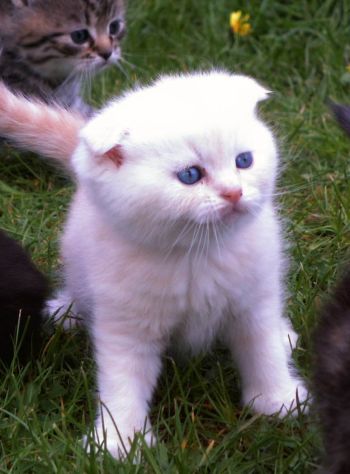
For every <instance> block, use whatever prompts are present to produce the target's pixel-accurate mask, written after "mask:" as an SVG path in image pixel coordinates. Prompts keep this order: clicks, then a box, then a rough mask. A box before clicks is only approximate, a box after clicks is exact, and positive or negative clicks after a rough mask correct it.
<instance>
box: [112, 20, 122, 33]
mask: <svg viewBox="0 0 350 474" xmlns="http://www.w3.org/2000/svg"><path fill="white" fill-rule="evenodd" d="M121 27H122V22H121V21H120V20H114V21H112V22H111V23H110V24H109V34H110V35H111V36H116V35H117V34H118V33H119V31H120V30H121Z"/></svg>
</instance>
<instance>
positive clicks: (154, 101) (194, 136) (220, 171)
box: [0, 72, 307, 456]
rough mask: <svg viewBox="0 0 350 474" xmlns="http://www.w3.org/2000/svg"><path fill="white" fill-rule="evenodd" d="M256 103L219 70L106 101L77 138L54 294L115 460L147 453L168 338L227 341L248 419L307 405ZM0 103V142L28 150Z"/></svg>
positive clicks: (259, 92)
mask: <svg viewBox="0 0 350 474" xmlns="http://www.w3.org/2000/svg"><path fill="white" fill-rule="evenodd" d="M266 97H267V91H265V90H264V89H263V88H262V87H261V86H260V85H258V84H257V83H256V82H255V81H254V80H252V79H250V78H248V77H243V76H236V75H229V74H227V73H224V72H212V73H207V74H193V75H187V76H180V77H166V78H163V79H160V80H158V81H157V82H156V83H155V84H154V85H152V86H150V87H147V88H143V89H139V90H137V91H135V92H131V93H129V94H126V95H125V96H124V97H122V98H120V99H117V100H114V101H113V102H112V103H110V104H109V105H108V106H107V107H106V108H105V109H104V110H102V112H101V113H100V114H99V115H97V116H96V117H95V118H93V119H92V120H91V121H90V122H89V123H88V124H87V125H86V126H85V127H84V128H83V129H82V131H81V133H80V139H79V143H78V146H77V148H76V151H75V152H74V154H73V158H72V161H71V166H72V167H73V169H74V172H75V174H76V177H77V183H78V189H77V192H76V195H75V197H74V200H73V203H72V206H71V210H70V213H69V217H68V221H67V223H66V226H65V231H64V235H63V239H62V254H63V259H64V272H65V289H64V290H63V292H62V295H61V296H62V298H63V301H74V304H75V309H76V311H78V312H79V313H82V314H85V315H87V316H88V321H89V327H90V332H91V336H92V339H93V343H94V348H95V355H96V362H97V368H98V372H97V373H98V387H99V396H100V399H101V401H102V405H101V408H100V409H99V410H98V412H99V415H98V417H97V421H96V433H95V435H96V438H97V439H99V440H102V439H103V438H104V434H106V437H107V438H106V441H107V447H108V449H109V450H110V452H111V453H112V454H113V455H114V456H120V455H121V454H122V453H123V449H124V448H123V444H124V445H125V446H126V448H128V446H129V441H128V440H129V439H133V437H134V433H135V432H140V431H144V430H146V435H145V436H146V440H147V441H148V442H151V438H152V434H151V427H150V422H149V420H148V405H149V403H150V400H151V397H152V393H153V391H154V388H155V385H156V382H157V378H158V375H159V372H160V369H161V356H162V354H163V353H164V351H165V349H166V348H167V347H168V345H169V343H170V340H171V341H175V343H176V345H177V346H179V345H181V346H183V350H186V349H190V350H191V351H192V352H198V351H201V350H204V349H206V348H207V347H208V346H209V345H210V344H211V343H212V341H213V340H214V339H215V338H220V339H221V340H222V341H224V342H225V343H226V344H227V346H228V347H229V349H230V350H231V353H232V357H233V359H234V361H235V363H236V365H237V367H238V369H239V371H240V374H241V377H242V388H243V402H244V403H245V404H252V406H253V408H254V409H255V410H256V411H257V412H260V413H265V414H271V413H275V412H279V411H280V413H281V414H282V415H283V414H285V413H286V412H287V410H289V409H290V408H293V407H295V405H296V392H297V391H298V398H299V400H301V401H304V400H305V399H306V396H307V391H306V389H305V387H304V385H303V384H302V382H301V381H300V380H299V379H298V378H297V377H296V376H295V375H294V374H293V373H292V371H291V370H290V369H289V367H288V366H289V365H290V364H291V359H290V352H291V350H290V343H289V339H290V340H292V341H293V343H295V341H296V335H295V333H294V332H293V330H292V329H291V326H290V323H289V322H288V321H287V320H286V319H284V318H283V316H282V312H283V284H282V277H283V255H282V243H281V241H282V237H281V231H280V224H279V221H278V219H277V218H276V213H275V210H274V204H273V199H272V196H273V193H274V186H275V178H276V173H277V164H278V163H277V162H278V158H277V153H276V148H275V144H274V140H273V137H272V134H271V132H270V131H269V130H268V129H267V128H266V126H265V125H264V124H263V123H262V122H261V121H260V120H259V119H258V117H257V115H256V111H255V109H256V104H257V102H259V101H261V100H264V99H265V98H266ZM16 100H19V101H21V100H22V103H23V102H24V101H23V99H16ZM2 102H3V101H2V98H1V96H0V115H1V117H0V134H1V135H5V132H7V135H10V138H11V136H12V138H13V139H16V140H17V141H19V142H20V143H21V144H22V145H25V144H26V137H24V138H23V137H22V139H21V138H19V137H18V135H19V133H18V131H17V135H16V134H15V132H13V133H12V135H11V130H9V126H7V128H6V126H5V125H4V121H5V118H4V117H5V113H6V110H5V107H4V105H3V104H2ZM22 105H23V104H22ZM32 107H33V105H32ZM35 107H40V106H39V105H36V106H35ZM57 114H59V112H57ZM37 115H38V114H37ZM51 119H52V113H51ZM23 126H25V125H23ZM78 128H79V125H77V129H78ZM30 133H31V135H30V138H29V139H28V143H29V145H28V146H32V147H34V146H33V130H32V129H31V132H30ZM58 133H59V132H58ZM38 135H39V134H38ZM73 135H74V132H72V131H71V130H70V138H69V143H71V145H69V146H71V148H73V145H75V140H74V138H72V136H73ZM61 140H62V138H61ZM35 146H36V149H37V150H38V148H40V145H38V144H37V143H36V144H35ZM45 146H46V148H47V144H45ZM69 146H68V145H67V144H65V147H66V148H65V150H66V151H68V149H69ZM56 148H57V147H56ZM51 149H52V150H55V146H51ZM57 154H59V153H57ZM61 154H62V153H61ZM53 155H55V152H54V151H53V152H52V153H51V156H53ZM60 159H62V156H60ZM56 303H57V305H58V306H60V305H61V303H60V301H58V302H56ZM116 427H117V429H116ZM119 436H120V437H121V439H120V437H119Z"/></svg>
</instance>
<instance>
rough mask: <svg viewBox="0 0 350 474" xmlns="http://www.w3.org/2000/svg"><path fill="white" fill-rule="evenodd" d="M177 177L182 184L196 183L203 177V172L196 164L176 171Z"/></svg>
mask: <svg viewBox="0 0 350 474" xmlns="http://www.w3.org/2000/svg"><path fill="white" fill-rule="evenodd" d="M177 177H178V178H179V180H180V181H181V183H184V184H194V183H197V182H198V181H199V180H200V179H202V177H203V172H202V171H201V169H200V168H198V166H190V167H189V168H185V169H184V170H181V171H179V172H178V173H177Z"/></svg>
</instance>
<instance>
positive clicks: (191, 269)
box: [63, 193, 274, 350]
mask: <svg viewBox="0 0 350 474" xmlns="http://www.w3.org/2000/svg"><path fill="white" fill-rule="evenodd" d="M76 201H77V202H76V205H75V206H73V209H72V212H71V219H70V220H69V222H68V226H67V229H66V233H65V238H64V242H63V244H64V254H65V255H64V256H65V261H66V262H65V263H66V271H67V273H68V275H69V274H71V275H74V274H75V275H77V276H76V277H75V278H74V283H73V286H74V288H73V291H74V292H75V294H77V295H79V298H80V299H81V300H89V301H91V312H92V313H93V318H95V319H98V320H99V321H102V322H103V324H106V325H108V328H110V331H111V332H118V331H121V330H122V331H124V330H125V328H126V327H127V328H128V331H133V332H135V333H138V332H139V333H140V335H141V334H142V337H143V338H149V339H150V340H158V341H167V340H168V339H169V338H170V337H171V336H172V335H173V334H174V333H180V340H182V341H183V342H185V343H187V345H190V346H191V347H192V348H193V349H195V350H197V349H199V348H202V347H203V346H205V345H207V344H209V343H210V342H211V341H212V339H213V338H214V336H215V335H216V334H217V332H218V330H219V329H220V326H221V323H222V322H223V320H224V318H225V317H226V316H227V315H228V314H235V312H236V305H237V303H239V304H242V302H245V301H246V300H248V304H251V303H250V301H249V298H250V296H249V288H252V287H254V286H255V284H256V282H258V281H259V280H260V279H261V275H262V274H264V273H265V275H266V271H265V269H264V268H260V267H261V265H262V260H264V259H261V255H263V254H266V250H265V249H264V248H262V247H264V235H263V234H264V232H262V228H261V226H259V223H258V222H257V221H256V223H254V225H253V226H252V227H251V228H249V227H247V228H245V229H244V230H243V231H242V232H241V233H240V235H238V234H237V232H234V233H233V235H232V238H231V237H230V239H229V240H228V241H227V244H226V245H223V246H221V248H220V251H218V249H217V246H216V245H214V244H213V245H212V246H208V249H207V251H206V253H205V255H203V257H202V258H194V257H193V255H190V254H189V252H187V251H186V250H185V251H183V252H181V251H180V250H179V251H177V252H178V253H175V251H173V252H172V253H171V254H170V255H167V254H166V253H164V252H163V253H162V252H161V251H160V250H159V251H157V250H154V249H152V250H149V249H147V248H145V247H143V246H142V245H137V244H136V243H135V242H132V241H130V239H129V240H128V239H125V237H122V236H120V235H119V234H118V233H115V231H113V230H112V229H111V228H110V226H108V225H106V224H105V222H104V220H103V219H102V218H101V217H100V215H99V214H96V213H95V211H94V209H93V208H91V207H90V206H87V207H86V206H84V202H85V203H86V201H85V200H82V199H81V196H80V195H79V193H78V195H77V199H76ZM78 201H80V202H78ZM77 204H79V205H77ZM76 214H79V219H77V218H76ZM268 217H269V216H268V215H265V217H263V219H265V221H266V220H268ZM82 235H84V239H83V240H82V238H81V236H82ZM266 235H267V236H269V235H270V232H267V234H266ZM269 239H270V242H268V244H269V245H270V246H271V247H273V246H274V243H273V242H272V241H271V236H270V237H269ZM265 240H266V239H265ZM96 242H98V244H99V245H98V248H96ZM265 247H266V248H269V247H267V246H266V245H265ZM76 249H79V255H77V250H76ZM265 260H266V259H265ZM267 260H268V259H267ZM82 268H83V269H84V268H85V271H84V274H82V273H81V269H82ZM77 269H78V270H77ZM79 272H80V274H79Z"/></svg>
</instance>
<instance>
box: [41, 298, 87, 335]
mask: <svg viewBox="0 0 350 474" xmlns="http://www.w3.org/2000/svg"><path fill="white" fill-rule="evenodd" d="M44 316H46V317H48V318H52V319H53V321H54V323H55V324H62V325H63V327H64V328H65V329H71V328H73V327H75V326H77V325H78V324H79V322H80V318H79V316H78V313H77V309H76V306H75V304H74V302H73V299H72V297H71V295H70V294H69V293H68V291H66V290H65V289H62V290H60V291H58V292H57V293H56V296H55V298H52V299H50V300H48V301H47V302H46V304H45V308H44Z"/></svg>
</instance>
